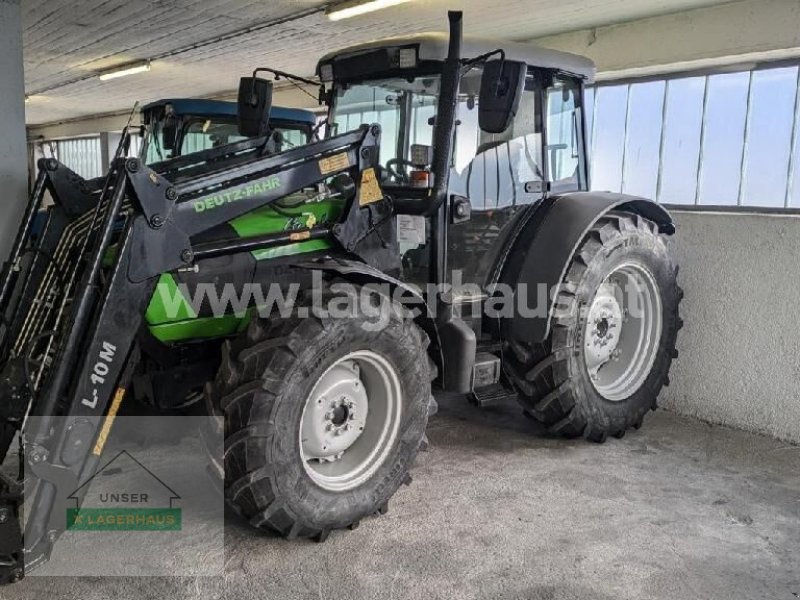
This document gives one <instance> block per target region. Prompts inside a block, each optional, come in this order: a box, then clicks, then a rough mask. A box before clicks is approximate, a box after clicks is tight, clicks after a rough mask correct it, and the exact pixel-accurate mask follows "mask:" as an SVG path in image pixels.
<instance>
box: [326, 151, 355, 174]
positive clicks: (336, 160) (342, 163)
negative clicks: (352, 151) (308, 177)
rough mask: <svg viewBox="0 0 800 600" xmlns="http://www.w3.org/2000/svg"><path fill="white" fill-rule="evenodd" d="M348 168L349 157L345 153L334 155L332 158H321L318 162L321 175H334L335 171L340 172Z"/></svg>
mask: <svg viewBox="0 0 800 600" xmlns="http://www.w3.org/2000/svg"><path fill="white" fill-rule="evenodd" d="M349 166H350V157H349V156H348V155H347V152H341V153H340V154H334V155H333V156H328V157H327V158H323V159H322V160H320V161H319V170H320V173H322V174H323V175H327V174H328V173H334V172H335V171H341V170H342V169H346V168H348V167H349Z"/></svg>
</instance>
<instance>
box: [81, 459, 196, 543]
mask: <svg viewBox="0 0 800 600" xmlns="http://www.w3.org/2000/svg"><path fill="white" fill-rule="evenodd" d="M67 499H68V500H71V501H74V502H75V506H74V507H70V508H67V529H68V530H73V531H180V530H181V528H182V511H181V508H180V507H179V506H176V504H179V503H180V500H181V497H180V496H179V495H178V493H177V492H175V490H173V489H172V488H171V487H170V486H169V485H167V484H166V483H164V481H163V480H162V479H160V478H159V477H158V476H157V475H156V474H155V473H153V471H151V470H150V469H148V468H147V467H146V466H145V465H144V464H142V462H141V461H139V460H137V459H136V458H134V457H133V456H132V455H131V454H130V453H129V452H128V451H127V450H123V451H121V452H120V453H119V454H117V455H116V456H115V457H114V458H112V459H111V460H110V461H108V462H107V463H106V464H105V465H104V466H103V467H101V468H100V469H98V471H97V473H95V474H94V475H93V476H92V477H91V478H90V479H88V480H87V481H85V482H84V483H83V484H81V486H80V487H78V488H77V489H76V490H75V491H73V492H72V493H71V494H70V495H69V496H68V498H67Z"/></svg>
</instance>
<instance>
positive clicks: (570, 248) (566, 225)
mask: <svg viewBox="0 0 800 600" xmlns="http://www.w3.org/2000/svg"><path fill="white" fill-rule="evenodd" d="M551 200H552V201H551V202H547V203H544V204H543V206H542V207H541V208H540V210H543V211H545V213H544V214H538V215H534V216H533V218H531V220H530V221H529V222H528V223H527V225H526V226H525V227H524V228H523V229H522V231H521V232H520V234H519V235H518V236H517V238H516V239H515V240H514V242H513V247H512V249H511V252H509V253H508V254H507V258H506V260H505V263H504V264H503V265H502V267H501V270H500V273H501V274H500V278H499V282H500V283H504V284H507V285H510V286H512V287H514V288H516V286H517V285H518V284H523V283H524V284H526V285H527V286H528V302H531V301H536V299H537V298H538V289H539V286H540V285H546V286H547V288H546V289H547V292H548V293H547V306H546V308H547V310H546V312H545V311H541V310H539V311H537V313H541V314H537V316H535V317H523V316H522V315H520V314H519V308H518V307H515V311H514V316H513V317H510V318H505V319H504V320H503V322H502V323H501V332H502V335H503V338H504V339H510V340H517V341H524V342H527V343H541V342H544V341H545V340H546V339H547V337H548V336H549V335H550V326H551V322H552V316H553V309H554V304H555V298H557V297H558V293H559V291H560V289H561V284H562V282H563V280H564V276H565V275H566V272H567V269H568V268H569V265H570V263H571V262H572V258H573V256H574V255H575V252H576V251H577V250H578V247H579V245H580V243H581V242H582V241H583V239H584V238H585V237H586V235H587V234H588V233H589V230H590V229H591V228H592V227H593V226H594V225H595V223H597V221H598V220H600V219H601V218H602V217H603V216H604V215H605V214H607V213H609V212H610V211H612V210H618V211H625V212H630V213H633V214H638V215H641V216H642V217H644V218H646V219H649V220H650V221H653V222H655V223H656V224H657V225H658V227H659V230H660V231H661V232H662V233H665V234H667V235H672V234H673V233H675V225H674V223H673V221H672V217H671V216H670V214H669V213H668V212H667V211H666V210H665V209H664V208H662V207H661V206H659V205H658V204H656V203H655V202H652V201H650V200H646V199H644V198H639V197H636V196H628V195H625V194H613V193H609V192H575V193H571V194H564V195H560V196H556V197H554V198H552V199H551ZM529 308H538V307H529ZM545 315H546V316H545Z"/></svg>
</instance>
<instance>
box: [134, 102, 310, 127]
mask: <svg viewBox="0 0 800 600" xmlns="http://www.w3.org/2000/svg"><path fill="white" fill-rule="evenodd" d="M167 104H171V105H172V108H173V109H174V110H175V113H176V114H178V115H198V116H202V117H235V116H236V115H237V114H238V109H237V105H236V102H227V101H225V100H205V99H198V98H167V99H164V100H157V101H156V102H151V103H150V104H148V105H147V106H145V107H144V108H142V111H143V112H148V111H151V110H154V109H158V108H162V107H164V106H166V105H167ZM270 118H271V119H278V120H281V121H299V122H301V123H309V124H312V125H313V124H315V123H316V122H317V117H316V116H315V115H314V113H313V112H311V111H310V110H302V109H299V108H284V107H283V106H273V107H272V112H271V113H270Z"/></svg>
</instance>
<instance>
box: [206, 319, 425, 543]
mask: <svg viewBox="0 0 800 600" xmlns="http://www.w3.org/2000/svg"><path fill="white" fill-rule="evenodd" d="M358 310H360V309H358ZM366 322H367V318H366V317H365V316H364V315H362V314H360V312H359V313H358V314H356V315H355V316H351V317H350V318H344V319H329V318H324V319H320V318H317V317H315V316H313V315H312V316H309V317H308V318H303V319H299V318H292V319H285V320H280V319H277V320H271V321H269V322H266V321H262V320H259V321H254V322H253V323H252V324H251V326H250V327H249V329H248V331H247V332H246V334H244V335H243V336H242V337H241V338H240V339H239V340H237V341H235V342H233V343H228V344H226V345H225V346H224V348H223V360H222V365H221V368H220V371H219V374H218V376H217V378H216V380H215V382H214V383H213V384H210V385H209V386H208V390H207V395H208V399H209V403H210V408H211V409H212V410H213V414H221V415H223V416H224V438H225V448H224V488H225V497H226V500H227V502H228V503H229V505H231V506H232V507H233V508H234V509H235V510H236V511H237V512H238V513H239V514H240V515H241V516H242V517H244V518H245V519H247V520H248V521H249V522H250V523H251V524H252V525H253V526H255V527H258V528H261V529H268V530H272V531H275V532H277V533H279V534H280V535H283V536H285V537H288V538H296V537H308V538H316V539H318V540H324V539H325V538H326V537H327V535H328V533H329V532H330V531H332V530H335V529H341V528H345V527H351V528H352V527H354V526H356V525H357V524H358V523H359V521H360V520H361V519H362V518H364V517H366V516H369V515H371V514H375V513H383V512H385V510H386V507H387V505H388V501H389V499H390V498H391V497H392V496H393V495H394V493H395V492H396V491H397V489H398V488H399V487H400V486H401V484H403V483H410V480H411V479H410V475H409V469H410V468H411V466H412V465H413V463H414V460H415V458H416V455H417V452H418V450H419V447H420V444H421V442H422V439H423V437H424V434H425V428H426V426H427V421H428V404H429V398H430V395H431V386H430V381H431V372H430V368H429V364H428V361H427V360H419V358H420V356H424V355H425V354H426V350H427V343H428V339H427V336H426V335H425V334H424V333H423V332H422V331H421V330H420V329H419V328H418V327H417V326H416V325H415V324H414V322H413V321H412V320H410V319H405V318H402V317H400V316H399V313H393V314H392V316H391V318H390V320H389V323H388V325H387V326H386V327H385V328H384V329H382V330H379V331H372V330H371V329H372V328H369V329H370V330H367V329H365V328H364V327H363V325H364V324H365V323H366ZM370 365H372V366H370ZM359 367H360V369H359ZM370 369H372V370H371V371H370ZM354 373H355V375H354ZM383 375H385V380H386V382H388V383H387V384H386V385H387V386H388V387H387V388H386V389H387V390H390V391H388V392H386V393H385V394H384V395H383V396H381V394H382V392H381V391H380V390H382V389H383V387H382V385H383V383H382V382H383V381H384V379H383V378H382V377H383ZM320 386H322V388H324V389H322V391H320V389H321V388H320ZM325 390H328V391H327V392H325ZM326 394H327V396H329V397H326ZM389 396H391V398H389ZM345 397H346V398H347V400H340V399H341V398H345ZM381 398H383V405H385V406H386V407H388V408H387V409H386V410H385V411H383V413H382V411H381V409H380V406H381ZM323 401H324V403H325V406H323ZM332 401H333V402H334V403H336V404H337V407H334V408H331V407H327V408H326V406H327V405H328V404H330V403H331V402H332ZM354 402H355V404H354ZM348 406H349V408H348ZM384 413H385V414H384ZM382 414H383V415H384V416H385V417H386V418H385V419H383V420H382V417H381V415H382ZM331 415H335V417H334V416H331ZM328 417H330V419H329V418H328ZM326 419H327V420H326ZM348 419H350V420H348ZM318 423H321V424H322V425H321V428H318V429H315V427H316V426H317V424H318ZM326 423H327V425H326ZM351 424H352V425H351ZM221 425H222V423H221V422H220V426H221ZM359 427H361V428H362V430H361V431H363V433H358V431H359ZM382 432H384V433H385V435H384V434H383V433H382ZM334 435H335V436H336V437H332V436H334ZM309 438H310V441H309ZM352 440H355V441H352ZM331 441H333V442H334V443H336V444H339V445H340V446H342V448H344V447H345V446H346V448H345V449H344V450H342V448H339V447H337V448H336V452H337V454H335V455H333V454H332V453H331V452H329V448H328V446H326V444H329V443H330V442H331ZM315 443H316V446H315ZM373 443H374V448H373V447H372V446H370V444H373ZM323 447H324V450H323ZM218 450H219V448H218ZM373 450H374V451H373ZM339 452H341V456H340V455H339V454H338V453H339ZM329 454H331V455H330V456H329ZM348 461H349V462H348ZM351 466H352V468H351ZM216 471H217V473H218V474H221V473H220V471H222V469H219V468H217V469H216ZM351 471H352V473H353V475H352V476H349V475H347V473H350V472H351ZM340 472H347V473H345V475H343V476H341V477H340V476H339V475H341V473H340Z"/></svg>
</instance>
